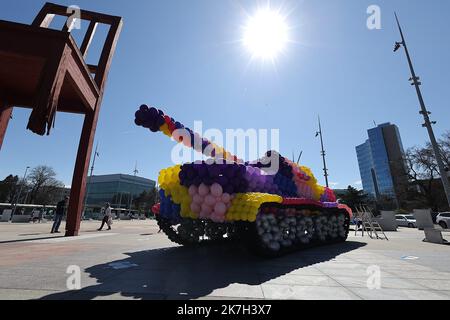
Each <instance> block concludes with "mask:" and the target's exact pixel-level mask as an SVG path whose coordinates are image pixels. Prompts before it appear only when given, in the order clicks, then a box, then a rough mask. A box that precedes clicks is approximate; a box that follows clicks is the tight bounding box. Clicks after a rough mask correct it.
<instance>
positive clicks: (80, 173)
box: [65, 107, 100, 237]
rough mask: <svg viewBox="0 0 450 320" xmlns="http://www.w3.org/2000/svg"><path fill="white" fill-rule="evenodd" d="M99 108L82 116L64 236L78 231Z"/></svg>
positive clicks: (74, 234)
mask: <svg viewBox="0 0 450 320" xmlns="http://www.w3.org/2000/svg"><path fill="white" fill-rule="evenodd" d="M99 109H100V108H99V107H97V108H96V110H95V111H93V112H89V113H88V114H86V115H85V117H84V123H83V129H82V132H81V137H80V144H79V146H78V153H77V160H76V162H75V170H74V172H73V177H72V187H71V190H70V200H69V208H68V210H67V221H66V234H65V236H66V237H75V236H78V234H79V232H80V224H81V214H82V210H83V205H84V196H85V192H86V181H87V174H88V169H89V163H90V161H91V154H92V145H93V142H94V137H95V131H96V129H97V120H98V115H99Z"/></svg>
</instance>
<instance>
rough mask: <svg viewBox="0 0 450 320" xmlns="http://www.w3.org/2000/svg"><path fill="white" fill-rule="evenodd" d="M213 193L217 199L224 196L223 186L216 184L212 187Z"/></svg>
mask: <svg viewBox="0 0 450 320" xmlns="http://www.w3.org/2000/svg"><path fill="white" fill-rule="evenodd" d="M211 193H212V195H213V196H215V197H220V196H221V195H222V193H223V189H222V186H221V185H220V184H218V183H214V184H213V185H212V186H211Z"/></svg>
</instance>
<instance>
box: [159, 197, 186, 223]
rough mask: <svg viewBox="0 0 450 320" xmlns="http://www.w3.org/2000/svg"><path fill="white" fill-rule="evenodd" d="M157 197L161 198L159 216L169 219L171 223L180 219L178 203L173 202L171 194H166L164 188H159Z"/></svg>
mask: <svg viewBox="0 0 450 320" xmlns="http://www.w3.org/2000/svg"><path fill="white" fill-rule="evenodd" d="M159 197H160V199H161V206H160V209H159V214H160V215H161V217H163V218H165V219H167V220H170V221H171V222H172V223H173V224H176V223H178V222H179V221H180V211H181V207H180V205H178V204H175V203H174V202H173V201H172V197H171V196H166V194H165V192H164V190H159Z"/></svg>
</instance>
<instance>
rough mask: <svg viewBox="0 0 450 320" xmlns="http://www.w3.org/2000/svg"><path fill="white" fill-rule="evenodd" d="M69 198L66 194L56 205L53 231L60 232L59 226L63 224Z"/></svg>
mask: <svg viewBox="0 0 450 320" xmlns="http://www.w3.org/2000/svg"><path fill="white" fill-rule="evenodd" d="M68 200H69V197H67V196H66V197H65V198H64V200H61V201H60V202H58V204H57V205H56V212H55V220H54V222H53V226H52V232H51V233H60V232H59V226H60V225H61V221H62V219H63V217H64V212H65V211H66V205H67V201H68Z"/></svg>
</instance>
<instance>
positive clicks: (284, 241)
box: [135, 105, 352, 256]
mask: <svg viewBox="0 0 450 320" xmlns="http://www.w3.org/2000/svg"><path fill="white" fill-rule="evenodd" d="M135 117H136V118H135V123H136V125H138V126H142V127H144V128H147V129H149V130H151V131H152V132H162V133H164V134H165V135H166V136H168V137H170V138H172V139H173V140H175V141H176V142H177V143H182V144H183V145H185V146H186V147H190V148H193V149H194V150H196V151H198V152H201V153H202V154H204V155H205V156H206V157H209V160H207V161H199V162H194V163H186V164H183V165H176V166H173V167H170V168H167V169H164V170H162V171H161V172H160V175H159V178H158V183H159V186H160V191H159V193H160V198H161V203H160V204H159V205H158V206H155V207H154V211H155V213H156V216H157V220H158V224H159V226H160V227H161V229H162V230H163V231H164V232H165V233H166V234H167V235H168V237H169V238H170V239H171V240H172V241H174V242H176V243H179V244H182V245H191V244H198V243H202V242H204V241H218V240H221V241H223V240H229V241H231V240H232V239H240V243H242V242H244V243H247V244H248V245H249V246H250V247H251V248H252V249H254V250H256V252H258V253H261V254H264V255H269V256H275V255H280V254H283V253H286V252H289V251H292V250H298V249H301V248H304V247H307V246H312V245H320V244H328V243H335V242H339V241H345V240H346V239H347V236H348V231H349V222H350V219H351V215H352V212H351V210H350V208H348V207H347V206H345V205H342V204H339V203H337V202H336V197H335V195H334V193H333V191H332V190H331V189H329V188H326V187H323V186H321V185H319V184H318V182H317V180H316V178H315V177H314V175H313V174H312V172H311V170H310V169H309V168H307V167H305V166H301V165H298V164H296V163H294V162H292V161H290V160H289V159H287V158H285V157H283V156H281V155H280V154H279V153H278V152H276V151H268V152H267V153H266V154H265V156H264V157H263V158H261V159H258V160H256V161H253V162H244V161H243V160H241V159H239V158H238V157H237V156H235V155H233V154H232V153H230V152H228V151H227V150H225V149H224V148H223V147H221V146H218V145H216V144H215V143H213V142H211V141H209V140H207V139H205V138H202V137H201V136H200V135H199V134H197V133H195V132H193V131H192V130H191V129H189V128H188V127H185V126H184V125H183V124H181V123H180V122H178V121H175V120H174V119H173V118H171V117H170V116H168V115H166V114H164V112H163V111H161V110H158V109H156V108H153V107H152V108H149V107H148V106H146V105H143V106H141V107H140V109H139V110H138V111H137V112H136V114H135Z"/></svg>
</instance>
